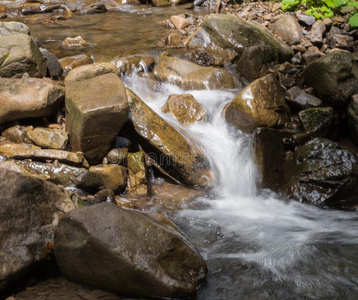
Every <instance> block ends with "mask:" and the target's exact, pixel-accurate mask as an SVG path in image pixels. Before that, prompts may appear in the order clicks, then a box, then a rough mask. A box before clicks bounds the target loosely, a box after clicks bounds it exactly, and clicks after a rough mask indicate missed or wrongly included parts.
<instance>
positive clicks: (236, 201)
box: [125, 77, 358, 300]
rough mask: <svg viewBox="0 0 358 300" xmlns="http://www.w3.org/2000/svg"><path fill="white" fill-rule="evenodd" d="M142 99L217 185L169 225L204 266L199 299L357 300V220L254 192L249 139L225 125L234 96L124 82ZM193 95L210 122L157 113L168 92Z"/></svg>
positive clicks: (346, 214)
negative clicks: (187, 144) (193, 150)
mask: <svg viewBox="0 0 358 300" xmlns="http://www.w3.org/2000/svg"><path fill="white" fill-rule="evenodd" d="M125 84H126V86H127V87H129V88H131V89H132V90H133V91H134V92H135V93H136V94H137V95H138V96H139V97H141V99H143V100H144V101H145V102H146V103H147V104H148V105H149V106H150V107H151V108H152V109H154V110H155V111H156V112H157V113H159V114H160V115H161V116H162V117H163V118H165V119H166V120H167V121H169V122H170V123H171V124H173V125H174V126H176V127H177V128H178V129H179V130H180V131H181V132H185V134H187V135H189V136H191V137H193V138H195V139H196V141H197V142H198V145H200V147H201V148H202V150H203V151H205V153H206V155H207V156H208V157H209V159H210V162H211V165H212V170H213V172H214V174H215V179H216V185H215V188H214V191H213V195H214V196H212V197H211V198H210V199H209V198H203V199H199V202H200V203H201V204H202V207H203V208H202V209H192V210H188V209H186V210H182V211H180V212H178V213H177V215H176V216H175V217H174V218H175V221H176V222H177V223H178V225H179V226H180V227H182V228H183V230H184V231H185V232H186V233H187V234H188V236H189V237H190V238H191V240H192V241H193V242H194V243H195V244H196V246H197V247H198V249H199V250H200V252H201V253H202V255H203V256H204V258H205V259H206V261H207V263H208V267H209V278H208V283H207V284H206V285H205V286H204V287H203V288H202V289H201V290H200V291H199V292H198V296H197V297H198V299H203V300H212V299H218V300H219V299H223V300H225V299H228V300H231V299H233V300H234V299H323V298H324V299H355V298H356V297H358V222H357V221H358V215H357V213H356V212H342V211H334V210H323V209H319V208H316V207H314V206H310V205H304V204H300V203H298V202H292V201H290V202H289V201H284V200H282V199H279V197H278V196H277V195H275V194H274V193H272V192H270V191H260V190H259V189H258V188H257V187H256V179H257V177H256V176H257V175H256V170H255V165H254V163H253V161H252V157H251V141H250V138H251V137H250V136H248V135H245V134H243V133H241V132H240V131H239V130H237V129H234V128H232V127H230V126H229V125H228V124H227V123H226V122H225V120H224V119H223V117H222V115H221V111H222V108H223V107H224V106H225V104H226V103H228V102H229V101H230V100H232V98H233V97H234V96H235V95H236V94H237V91H190V92H188V91H182V90H181V89H180V88H178V87H176V86H173V85H169V84H164V85H157V86H156V87H155V88H154V89H153V86H151V85H150V84H148V82H147V81H146V80H145V79H142V78H138V77H131V78H127V79H126V80H125ZM181 93H190V94H192V95H193V96H194V97H195V98H196V99H197V100H198V101H199V102H200V103H201V104H202V105H203V106H204V107H205V109H206V111H207V113H208V115H209V118H208V122H205V123H197V124H194V125H191V126H182V125H180V124H179V123H178V122H177V121H176V120H175V119H174V118H172V117H171V116H170V115H169V114H163V113H161V111H160V108H161V107H162V105H163V104H164V103H165V101H166V99H167V97H168V96H169V95H170V94H181Z"/></svg>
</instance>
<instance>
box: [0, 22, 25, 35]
mask: <svg viewBox="0 0 358 300" xmlns="http://www.w3.org/2000/svg"><path fill="white" fill-rule="evenodd" d="M19 33H23V34H30V28H29V27H28V26H27V25H25V24H24V23H20V22H0V36H9V35H14V34H19Z"/></svg>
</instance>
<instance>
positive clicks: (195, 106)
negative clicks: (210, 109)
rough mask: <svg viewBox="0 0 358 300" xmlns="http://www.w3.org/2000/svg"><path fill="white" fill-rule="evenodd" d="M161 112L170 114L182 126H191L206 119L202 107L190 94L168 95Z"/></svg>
mask: <svg viewBox="0 0 358 300" xmlns="http://www.w3.org/2000/svg"><path fill="white" fill-rule="evenodd" d="M162 112H164V113H171V114H172V115H173V116H174V117H175V118H176V119H177V120H178V121H179V122H180V123H182V124H192V123H195V122H200V121H203V120H205V118H206V111H205V109H204V107H203V106H202V105H201V104H200V103H199V102H198V101H197V100H196V99H195V98H194V97H193V96H192V95H190V94H183V95H170V96H169V98H168V100H167V102H166V103H165V104H164V106H163V107H162Z"/></svg>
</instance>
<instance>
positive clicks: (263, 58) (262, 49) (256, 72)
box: [236, 45, 278, 82]
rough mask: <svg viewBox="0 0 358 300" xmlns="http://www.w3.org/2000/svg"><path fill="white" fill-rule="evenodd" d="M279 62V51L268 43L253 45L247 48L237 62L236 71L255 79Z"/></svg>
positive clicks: (249, 79)
mask: <svg viewBox="0 0 358 300" xmlns="http://www.w3.org/2000/svg"><path fill="white" fill-rule="evenodd" d="M277 63H278V56H277V51H276V50H275V49H274V48H273V47H271V46H267V45H259V46H251V47H247V48H245V50H244V51H243V53H242V54H241V56H240V59H239V60H238V62H237V63H236V71H237V72H238V73H239V74H240V75H241V76H243V77H244V78H246V79H247V80H248V81H250V82H251V81H253V80H255V79H257V78H259V77H261V76H264V75H265V73H267V71H268V70H269V69H270V68H271V67H272V66H274V65H276V64H277Z"/></svg>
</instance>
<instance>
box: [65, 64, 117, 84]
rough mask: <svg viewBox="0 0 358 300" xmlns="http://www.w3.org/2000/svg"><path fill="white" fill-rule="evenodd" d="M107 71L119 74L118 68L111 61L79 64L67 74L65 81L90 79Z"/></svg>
mask: <svg viewBox="0 0 358 300" xmlns="http://www.w3.org/2000/svg"><path fill="white" fill-rule="evenodd" d="M108 73H114V74H116V75H119V71H118V69H117V68H116V67H115V66H114V65H113V64H111V63H94V64H90V65H84V66H79V67H77V68H76V69H74V70H71V71H70V72H69V73H68V74H67V76H66V78H65V82H70V81H81V80H85V79H91V78H93V77H96V76H100V75H104V74H108Z"/></svg>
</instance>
